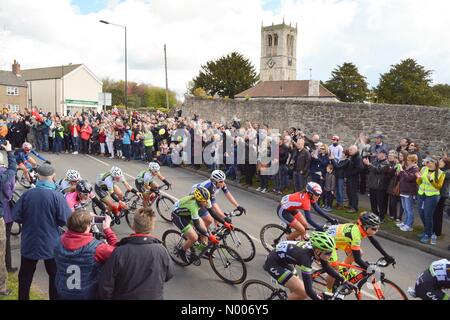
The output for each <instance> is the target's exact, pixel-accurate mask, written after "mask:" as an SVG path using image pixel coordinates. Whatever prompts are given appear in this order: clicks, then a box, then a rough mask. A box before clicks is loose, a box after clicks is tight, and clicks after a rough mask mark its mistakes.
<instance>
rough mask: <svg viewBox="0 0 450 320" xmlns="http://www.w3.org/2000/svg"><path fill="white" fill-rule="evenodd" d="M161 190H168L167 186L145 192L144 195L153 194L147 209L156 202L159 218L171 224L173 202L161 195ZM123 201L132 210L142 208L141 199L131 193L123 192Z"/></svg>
mask: <svg viewBox="0 0 450 320" xmlns="http://www.w3.org/2000/svg"><path fill="white" fill-rule="evenodd" d="M163 188H164V189H163ZM161 189H163V190H169V186H167V185H162V186H159V187H158V188H157V189H155V190H149V191H146V193H148V194H151V193H154V194H155V196H154V197H153V199H152V201H151V202H150V204H149V207H151V206H152V205H153V204H154V203H155V202H156V211H158V214H159V215H160V216H161V218H163V219H164V220H165V221H167V222H172V207H173V206H174V204H175V201H174V200H173V199H172V198H169V197H168V196H165V195H163V194H161V191H160V190H161ZM124 199H125V202H127V203H129V204H130V208H132V209H133V210H135V209H136V208H138V207H142V206H143V198H142V197H140V196H138V195H136V194H134V193H132V192H131V191H127V192H125V196H124ZM127 221H128V220H127Z"/></svg>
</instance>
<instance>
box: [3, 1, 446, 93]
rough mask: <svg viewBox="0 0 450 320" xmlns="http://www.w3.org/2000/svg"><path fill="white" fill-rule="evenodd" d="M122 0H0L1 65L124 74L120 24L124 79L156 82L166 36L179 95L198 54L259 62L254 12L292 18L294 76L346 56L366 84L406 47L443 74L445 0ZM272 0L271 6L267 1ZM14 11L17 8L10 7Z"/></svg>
mask: <svg viewBox="0 0 450 320" xmlns="http://www.w3.org/2000/svg"><path fill="white" fill-rule="evenodd" d="M268 2H273V1H268V0H245V1H244V0H214V1H212V0H184V1H182V0H152V1H147V0H126V1H124V2H119V1H116V0H110V1H108V2H107V3H108V5H107V6H106V7H105V9H103V10H101V11H100V12H97V13H91V14H87V15H81V14H80V13H79V10H78V9H77V8H75V7H73V6H71V3H70V0H58V1H54V0H40V1H32V0H0V68H2V69H9V68H10V64H11V62H12V61H13V60H14V59H18V60H19V61H20V63H21V65H22V68H32V67H43V66H52V65H58V64H62V63H69V62H71V63H85V64H86V65H87V66H88V67H89V68H90V69H91V70H92V71H93V72H94V73H96V74H97V75H98V76H99V77H105V76H110V77H112V78H115V79H120V78H122V77H123V58H124V47H123V42H124V41H123V30H122V29H121V28H118V27H114V26H111V25H104V24H100V23H99V22H98V20H100V19H103V20H107V21H111V22H115V23H118V24H124V25H126V26H127V30H128V64H129V70H128V79H129V80H130V81H137V82H148V83H152V84H154V85H158V86H164V83H165V82H164V56H163V45H164V43H166V44H167V49H168V67H169V86H170V87H171V88H173V89H175V90H176V91H177V92H178V93H179V95H182V94H183V93H184V91H185V88H186V83H187V82H188V81H189V80H191V79H192V78H193V77H194V76H195V75H196V74H197V73H198V71H199V67H200V65H201V64H202V63H204V62H206V61H207V60H209V59H214V58H217V57H219V56H221V55H224V54H227V53H229V52H231V51H240V52H242V53H243V54H244V55H246V56H248V57H249V58H250V59H251V60H252V61H253V63H254V64H255V66H256V67H257V68H259V56H260V27H261V22H262V21H264V23H265V24H266V25H267V24H270V23H272V21H273V22H275V23H279V22H281V21H282V19H283V16H284V17H285V21H286V22H292V23H293V24H294V25H295V23H298V28H299V39H298V67H297V72H298V78H300V79H305V78H309V71H308V69H309V68H312V69H313V77H314V78H316V79H321V80H326V79H327V78H328V77H329V75H330V72H331V70H332V69H333V68H334V67H335V66H336V65H337V64H342V63H343V62H345V61H352V62H354V63H355V64H356V65H357V66H358V67H359V68H360V71H361V72H362V73H363V74H365V75H366V76H367V77H368V80H369V81H370V83H371V85H373V86H375V85H376V84H377V82H378V75H379V74H380V73H383V72H386V71H387V70H388V69H389V66H390V65H391V64H394V63H398V62H399V61H400V59H403V58H406V57H413V58H416V59H417V60H418V62H419V63H421V64H423V65H425V67H426V68H428V69H433V70H435V72H434V75H433V78H434V80H435V82H447V83H450V74H449V73H448V70H450V41H449V37H448V36H447V35H446V32H447V31H448V30H450V28H449V27H450V23H449V20H448V19H447V16H446V15H447V12H450V1H446V0H431V1H428V2H426V4H425V3H424V2H422V1H419V0H377V1H369V0H361V1H352V0H340V1H338V0H298V1H295V0H284V1H281V2H280V4H279V6H278V7H277V9H276V10H275V12H270V11H266V10H264V9H263V4H264V3H265V4H267V3H268ZM274 7H275V6H274ZM17 13H20V15H18V14H17Z"/></svg>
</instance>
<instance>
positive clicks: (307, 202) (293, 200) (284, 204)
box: [280, 192, 314, 211]
mask: <svg viewBox="0 0 450 320" xmlns="http://www.w3.org/2000/svg"><path fill="white" fill-rule="evenodd" d="M312 203H314V202H313V200H312V199H311V198H310V196H309V193H307V192H296V193H292V194H288V195H285V196H284V197H283V198H282V199H281V201H280V205H281V209H283V210H288V211H296V210H305V211H311V204H312Z"/></svg>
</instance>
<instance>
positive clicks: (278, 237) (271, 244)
mask: <svg viewBox="0 0 450 320" xmlns="http://www.w3.org/2000/svg"><path fill="white" fill-rule="evenodd" d="M286 236H287V235H286V229H285V228H283V227H282V226H280V225H278V224H273V223H271V224H268V225H265V226H264V227H263V228H262V229H261V232H260V233H259V237H260V239H261V244H262V245H263V247H264V249H266V250H267V252H270V251H272V250H273V249H274V248H275V246H276V245H277V244H278V242H280V241H283V240H286Z"/></svg>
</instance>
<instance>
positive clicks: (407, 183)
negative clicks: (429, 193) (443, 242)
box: [396, 154, 419, 232]
mask: <svg viewBox="0 0 450 320" xmlns="http://www.w3.org/2000/svg"><path fill="white" fill-rule="evenodd" d="M417 173H419V167H418V166H417V155H415V154H410V155H408V156H407V158H406V165H405V166H397V168H396V174H397V175H398V176H399V178H400V200H401V202H402V208H403V210H404V213H405V215H404V219H403V223H397V227H399V228H400V230H401V231H405V232H408V231H413V226H414V211H413V205H414V201H415V199H416V197H417V183H416V174H417Z"/></svg>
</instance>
